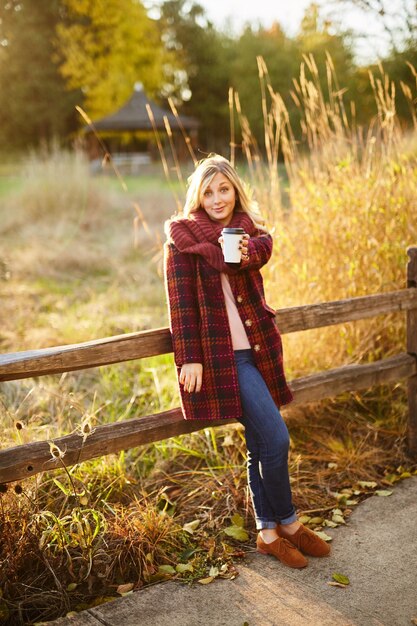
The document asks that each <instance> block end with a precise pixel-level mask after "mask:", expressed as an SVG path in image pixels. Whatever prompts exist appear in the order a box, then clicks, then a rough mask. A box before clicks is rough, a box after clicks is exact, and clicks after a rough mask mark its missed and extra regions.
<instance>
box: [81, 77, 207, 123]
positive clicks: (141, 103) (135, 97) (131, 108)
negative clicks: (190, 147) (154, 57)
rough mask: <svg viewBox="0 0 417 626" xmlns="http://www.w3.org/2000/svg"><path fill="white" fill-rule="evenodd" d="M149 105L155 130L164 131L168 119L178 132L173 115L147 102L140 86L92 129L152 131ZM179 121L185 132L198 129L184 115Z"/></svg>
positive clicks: (193, 119) (190, 119)
mask: <svg viewBox="0 0 417 626" xmlns="http://www.w3.org/2000/svg"><path fill="white" fill-rule="evenodd" d="M147 104H148V105H149V106H150V108H151V110H152V113H153V116H154V119H155V126H156V128H157V129H162V130H164V129H165V124H164V117H165V116H166V117H167V118H168V121H169V124H170V126H171V128H172V129H173V130H179V125H178V122H177V119H176V118H175V115H173V113H171V112H170V111H168V110H166V109H163V108H162V107H160V106H158V105H157V104H155V102H152V100H149V98H148V97H147V95H146V94H145V92H144V90H143V87H142V85H140V86H137V87H135V91H134V92H133V94H132V96H131V97H130V98H129V100H128V101H127V102H126V103H125V104H124V105H123V106H122V107H120V109H118V110H117V111H115V112H114V113H111V114H110V115H107V116H106V117H102V118H101V119H99V120H97V122H93V124H94V127H95V128H96V129H97V130H107V131H125V132H126V131H136V130H152V124H151V121H150V119H149V116H148V112H147V109H146V105H147ZM179 118H180V121H181V123H182V125H183V126H184V128H185V129H186V130H192V129H195V128H198V126H199V123H198V121H197V120H196V119H195V118H193V117H187V116H185V115H180V116H179ZM90 130H92V127H91V125H88V126H87V127H86V128H85V131H86V132H89V131H90Z"/></svg>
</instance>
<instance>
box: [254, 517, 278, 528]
mask: <svg viewBox="0 0 417 626" xmlns="http://www.w3.org/2000/svg"><path fill="white" fill-rule="evenodd" d="M277 523H278V522H276V521H274V520H273V521H268V520H261V519H257V520H256V530H263V529H264V528H276V526H277Z"/></svg>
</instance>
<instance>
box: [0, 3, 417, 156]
mask: <svg viewBox="0 0 417 626" xmlns="http://www.w3.org/2000/svg"><path fill="white" fill-rule="evenodd" d="M403 1H404V5H406V4H407V0H403ZM352 3H353V2H352ZM344 4H346V1H345V2H344ZM368 8H369V7H368ZM369 11H370V19H375V20H378V19H383V15H382V16H381V15H380V14H379V13H378V11H377V10H376V9H374V10H373V12H372V7H371V8H369ZM407 15H408V13H407V12H406V11H405V10H404V19H403V28H402V30H401V33H400V35H398V33H396V34H394V33H393V34H392V36H391V39H390V45H389V47H388V49H387V53H386V57H385V58H384V59H381V60H382V61H383V62H384V65H385V68H386V71H387V72H388V74H389V75H390V77H391V79H392V80H394V81H395V83H396V87H397V91H398V93H399V98H398V102H397V106H398V113H399V115H400V118H401V119H402V120H403V122H404V123H409V120H410V109H409V107H408V103H407V100H406V98H404V97H403V96H402V88H401V82H402V83H403V85H405V86H408V88H412V86H413V83H414V78H413V76H412V75H411V74H410V72H409V70H408V68H407V65H406V63H407V62H411V63H415V61H416V52H415V50H416V49H417V48H416V46H415V41H416V35H415V33H416V26H415V23H416V20H415V16H411V17H410V16H408V18H407ZM406 18H407V19H406ZM413 20H414V21H413ZM386 28H387V29H388V28H389V24H387V25H386ZM359 35H360V34H356V35H355V34H354V33H352V32H348V31H346V30H344V29H343V27H342V26H341V25H340V24H336V23H335V22H331V21H330V20H328V19H324V18H322V17H321V15H320V11H319V8H318V6H317V5H316V4H314V3H312V4H311V5H310V6H309V7H308V8H307V10H306V12H305V16H304V19H303V20H302V23H301V26H300V29H299V32H298V33H297V34H296V35H295V36H293V37H290V36H288V35H287V34H286V33H285V32H284V31H283V29H282V27H281V26H280V25H279V24H274V25H272V26H271V27H270V28H264V27H255V26H251V25H248V26H247V27H246V28H245V29H244V30H243V32H241V33H238V34H236V33H234V34H232V33H230V32H228V31H227V30H221V29H219V28H216V27H215V26H214V25H213V24H212V23H211V22H210V20H209V19H208V18H207V16H206V14H205V12H204V9H203V8H202V7H201V6H199V5H198V4H197V3H189V2H187V1H186V0H166V1H165V2H162V3H160V5H159V17H158V18H157V19H155V18H152V19H151V18H150V17H149V16H148V15H147V12H146V10H145V8H144V6H143V5H142V3H141V2H140V1H139V0H121V1H116V0H110V1H109V2H103V1H99V2H93V1H92V0H38V1H37V2H34V0H7V1H3V2H2V3H0V42H1V44H0V121H1V124H0V139H1V140H2V145H3V147H4V149H6V148H7V149H9V150H10V149H14V150H21V149H22V148H24V147H26V148H27V147H28V146H35V145H38V144H39V143H41V142H42V141H49V140H51V139H52V138H53V137H56V138H59V139H60V140H61V141H63V142H66V141H68V140H69V139H71V138H72V137H73V135H72V133H73V132H74V131H75V130H77V128H79V127H80V125H81V120H80V119H77V117H76V116H75V115H74V106H75V104H78V105H80V106H82V107H83V108H84V109H85V110H86V112H87V113H88V114H89V115H90V116H92V117H93V119H94V118H97V117H101V116H103V115H105V114H108V113H111V112H113V111H114V110H115V109H117V108H118V107H119V106H120V105H121V104H122V103H123V102H124V101H125V100H127V98H128V97H129V95H130V94H131V92H132V90H133V87H134V84H135V83H136V82H142V83H143V84H144V86H145V89H146V90H147V91H148V93H149V95H151V96H154V97H156V98H157V99H158V98H160V99H162V100H163V99H164V98H166V97H167V96H172V97H173V98H174V100H175V102H176V104H177V105H178V106H180V108H181V110H183V112H184V113H187V114H190V115H193V116H195V117H197V118H198V119H199V121H200V123H201V129H200V149H201V150H202V151H203V152H209V151H213V150H215V151H218V152H224V151H225V148H226V147H227V138H228V135H229V110H228V106H227V101H228V98H227V97H228V90H229V87H233V88H234V89H235V90H237V91H238V92H239V94H240V97H241V101H242V105H243V106H244V108H245V110H246V111H247V115H248V118H249V121H250V123H251V127H252V132H253V134H254V136H255V137H256V138H257V140H258V142H260V143H261V144H262V142H263V131H262V110H261V108H260V106H259V102H260V101H259V84H258V68H257V64H256V57H257V56H262V57H263V58H264V59H265V61H266V63H267V66H268V68H269V74H270V77H271V83H272V86H273V88H274V90H275V91H279V92H280V93H282V94H283V97H284V99H285V104H286V106H287V109H288V114H289V116H290V119H291V120H292V121H293V122H294V121H296V120H297V119H298V117H297V116H298V111H297V106H296V103H295V102H294V101H293V100H292V98H291V96H290V93H289V92H290V89H291V86H292V85H291V81H292V77H293V76H294V75H295V74H296V72H297V68H298V66H299V64H300V62H301V60H302V58H303V55H306V54H307V55H308V54H310V53H312V54H314V58H315V59H316V63H317V65H318V67H319V69H320V70H323V69H324V67H325V65H324V64H325V58H326V55H328V54H330V56H331V58H332V60H333V64H334V67H335V70H336V74H337V75H338V77H339V79H340V80H341V81H342V82H343V89H344V90H346V91H347V92H348V93H349V96H351V97H352V99H353V100H354V101H355V108H356V116H357V120H358V121H359V122H360V123H362V124H366V123H369V121H370V119H371V118H372V116H373V115H374V114H375V112H376V111H375V106H374V100H373V98H372V90H371V89H370V86H369V81H368V69H370V70H372V71H374V70H375V67H370V68H367V67H364V66H358V64H357V61H356V60H355V55H354V42H355V37H356V36H359ZM320 76H321V79H320V80H322V81H323V82H322V87H324V85H325V81H326V76H325V72H322V71H321V72H320ZM181 105H182V107H181ZM296 132H298V131H297V130H296Z"/></svg>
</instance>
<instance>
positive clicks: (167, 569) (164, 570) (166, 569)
mask: <svg viewBox="0 0 417 626" xmlns="http://www.w3.org/2000/svg"><path fill="white" fill-rule="evenodd" d="M158 572H160V573H161V574H175V569H174V568H173V567H172V565H160V566H159V567H158Z"/></svg>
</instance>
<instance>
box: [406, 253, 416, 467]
mask: <svg viewBox="0 0 417 626" xmlns="http://www.w3.org/2000/svg"><path fill="white" fill-rule="evenodd" d="M407 254H408V256H409V260H408V263H407V287H413V288H415V289H417V247H411V248H408V249H407ZM407 352H408V353H409V354H412V355H413V356H414V357H415V358H416V359H417V309H410V310H409V311H407ZM407 393H408V451H409V453H410V455H411V456H413V457H417V374H414V376H410V378H409V379H408V389H407Z"/></svg>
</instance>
